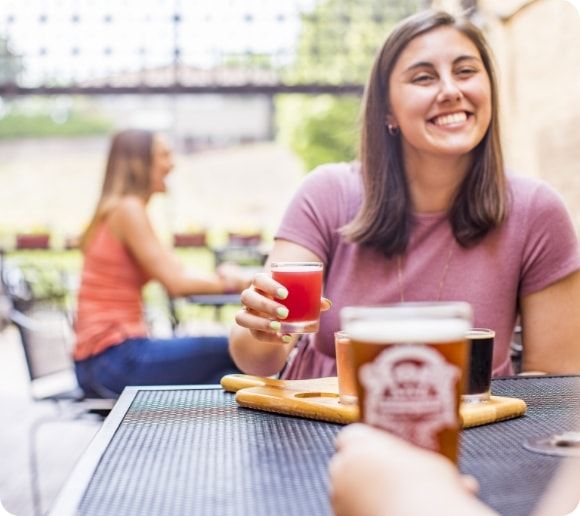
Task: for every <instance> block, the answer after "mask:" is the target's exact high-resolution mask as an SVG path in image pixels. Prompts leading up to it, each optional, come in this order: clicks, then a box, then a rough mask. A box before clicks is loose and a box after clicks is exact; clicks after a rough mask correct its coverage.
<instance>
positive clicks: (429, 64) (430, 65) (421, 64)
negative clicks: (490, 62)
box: [405, 54, 481, 72]
mask: <svg viewBox="0 0 580 516" xmlns="http://www.w3.org/2000/svg"><path fill="white" fill-rule="evenodd" d="M461 61H481V59H480V58H479V57H477V56H474V55H471V54H463V55H460V56H457V57H456V58H455V59H454V60H453V64H454V65H456V64H457V63H459V62H461ZM434 67H435V66H434V65H433V63H432V62H430V61H419V62H417V63H413V64H412V65H411V66H409V67H408V68H406V69H405V72H410V71H413V70H416V69H417V68H434Z"/></svg>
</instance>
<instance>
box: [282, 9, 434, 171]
mask: <svg viewBox="0 0 580 516" xmlns="http://www.w3.org/2000/svg"><path fill="white" fill-rule="evenodd" d="M425 4H426V2H425V0H389V1H387V2H385V0H327V1H326V2H324V3H320V4H318V5H317V6H316V8H315V9H314V10H313V11H312V12H310V13H308V14H305V15H303V19H302V30H301V34H300V39H299V43H298V51H297V57H296V60H295V62H294V63H293V64H292V65H291V66H289V67H288V69H287V70H286V72H285V82H286V83H290V84H292V83H294V84H302V83H323V84H344V83H351V84H360V85H363V84H364V83H365V82H366V78H367V75H368V73H369V70H370V68H371V64H372V61H373V59H374V56H375V54H376V52H377V50H378V49H379V47H380V45H381V44H382V42H383V41H384V39H385V37H386V36H387V35H388V33H389V31H390V30H391V29H392V27H393V25H394V24H395V23H396V22H397V21H399V20H400V19H402V18H404V17H405V16H408V15H410V14H412V13H414V12H416V11H418V10H419V9H421V8H422V7H425ZM359 110H360V98H359V97H353V96H346V97H331V96H328V95H322V96H308V95H301V96H296V95H294V96H290V95H284V96H279V97H278V98H277V100H276V112H277V125H278V128H279V137H280V139H281V140H282V141H284V142H286V143H288V144H289V145H290V146H291V148H292V149H293V150H294V152H296V153H297V154H298V155H299V156H300V157H301V159H302V160H303V162H304V165H305V167H306V168H307V169H312V168H313V167H315V166H317V165H319V164H321V163H325V162H328V161H350V160H352V159H354V158H355V157H356V154H357V147H358V140H359V136H358V134H359V131H358V124H357V119H358V114H359Z"/></svg>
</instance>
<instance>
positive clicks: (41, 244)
mask: <svg viewBox="0 0 580 516" xmlns="http://www.w3.org/2000/svg"><path fill="white" fill-rule="evenodd" d="M48 248H50V235H49V234H48V233H35V234H25V233H19V234H17V235H16V249H19V250H20V249H48Z"/></svg>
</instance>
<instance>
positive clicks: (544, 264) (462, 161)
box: [230, 11, 580, 378]
mask: <svg viewBox="0 0 580 516" xmlns="http://www.w3.org/2000/svg"><path fill="white" fill-rule="evenodd" d="M270 260H272V261H321V262H323V264H324V270H325V286H324V294H323V295H324V296H325V297H327V298H329V299H331V300H332V301H333V307H332V309H331V310H328V311H326V312H324V314H323V315H322V316H321V320H320V331H319V332H318V333H317V334H315V335H310V336H308V337H306V338H302V339H301V340H300V342H299V344H298V350H297V352H296V353H295V354H294V359H293V361H292V362H290V364H289V365H288V367H286V369H285V372H284V375H285V377H287V378H315V377H325V376H332V375H334V374H336V366H335V348H334V340H333V334H334V332H335V331H337V330H339V329H340V325H339V312H340V309H341V308H342V307H344V306H353V305H381V304H387V303H393V302H398V301H436V300H439V301H450V300H453V301H459V300H461V301H467V302H469V303H470V304H471V306H472V307H473V310H474V324H475V326H476V327H482V328H491V329H493V330H495V332H496V340H495V349H494V357H493V374H494V375H495V376H499V375H508V374H511V373H513V369H512V365H511V362H510V342H511V339H512V335H513V332H514V326H515V323H516V320H517V318H518V317H520V320H521V323H522V327H523V343H524V350H525V351H524V364H523V367H524V370H528V371H529V370H536V371H538V370H539V371H546V372H551V373H578V372H580V347H579V346H577V336H578V334H579V333H580V319H579V318H578V317H577V316H576V315H575V312H574V310H577V309H578V308H577V307H578V306H580V273H579V269H580V253H579V248H578V240H577V237H576V235H575V232H574V229H573V227H572V223H571V220H570V217H569V215H568V213H567V212H566V209H565V208H564V206H563V203H562V201H561V199H560V197H559V196H558V195H557V194H556V193H555V192H554V191H553V190H552V189H550V188H549V187H548V186H547V185H546V184H544V183H542V182H539V181H536V180H532V179H526V178H523V177H518V176H514V175H509V176H508V175H506V173H505V170H504V162H503V156H502V149H501V143H500V132H499V115H498V102H497V85H496V79H495V72H494V68H493V64H492V59H491V55H490V51H489V49H488V46H487V43H486V41H485V39H484V37H483V35H482V33H481V32H480V31H479V29H478V28H477V27H475V26H474V25H473V24H472V23H470V22H469V21H468V20H466V19H463V18H458V17H454V16H452V15H450V14H448V13H445V12H439V11H424V12H422V13H419V14H417V15H415V16H413V17H410V18H408V19H406V20H404V21H402V22H401V23H400V24H399V25H397V26H396V27H395V28H394V29H393V31H392V32H391V33H390V35H389V36H388V38H387V39H386V41H385V43H384V45H383V47H382V49H381V50H380V52H379V53H378V55H377V58H376V60H375V62H374V65H373V68H372V71H371V73H370V77H369V80H368V83H367V87H366V92H365V99H364V105H363V120H362V132H361V143H360V162H359V163H352V164H344V163H343V164H332V165H325V166H322V167H320V168H319V169H318V170H316V171H315V172H313V173H312V174H310V175H309V176H308V177H307V179H306V180H305V182H304V184H303V186H302V188H301V189H300V190H299V191H298V193H297V194H296V196H295V197H294V199H293V201H292V203H291V205H290V207H289V208H288V210H287V212H286V216H285V218H284V219H283V221H282V225H281V227H280V229H279V230H278V232H277V234H276V242H275V245H274V248H273V250H272V252H271V254H270ZM280 288H281V285H279V284H278V283H276V282H275V281H274V280H273V279H272V278H271V277H270V276H269V275H267V274H261V275H258V276H256V278H255V280H254V282H253V285H252V287H251V288H249V289H247V290H246V291H244V292H243V293H242V302H243V303H244V305H245V310H243V311H242V312H240V313H239V314H238V317H237V323H238V327H237V328H234V330H233V333H232V336H231V340H230V349H231V351H232V355H233V357H234V360H235V361H236V363H237V365H238V366H239V367H240V368H241V369H243V370H244V371H246V372H249V373H254V374H262V375H270V374H274V373H276V372H278V371H279V370H280V369H281V368H282V367H284V365H285V363H286V360H287V357H288V354H289V352H290V350H291V349H292V348H293V347H294V346H295V345H296V342H297V339H296V338H294V337H291V336H288V335H281V334H279V333H276V330H275V329H274V330H273V329H271V328H273V327H274V326H272V325H271V322H272V320H274V321H275V320H279V319H282V318H281V317H280V315H279V313H278V312H277V309H278V308H280V307H281V304H280V303H279V300H280V299H283V297H280V294H281V295H282V296H283V295H284V294H285V292H284V290H280ZM275 344H277V345H275Z"/></svg>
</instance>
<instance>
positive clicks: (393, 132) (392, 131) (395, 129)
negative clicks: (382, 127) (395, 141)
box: [387, 124, 399, 136]
mask: <svg viewBox="0 0 580 516" xmlns="http://www.w3.org/2000/svg"><path fill="white" fill-rule="evenodd" d="M387 131H389V134H390V135H391V136H397V134H399V128H398V127H397V126H396V125H393V124H387Z"/></svg>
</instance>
